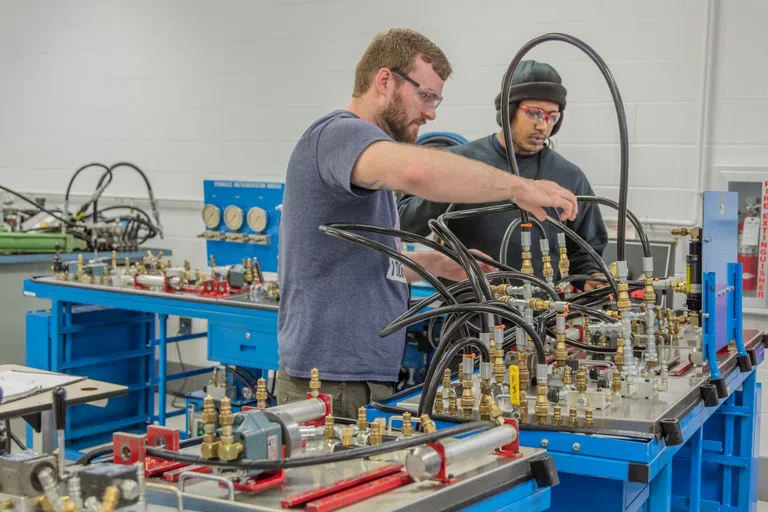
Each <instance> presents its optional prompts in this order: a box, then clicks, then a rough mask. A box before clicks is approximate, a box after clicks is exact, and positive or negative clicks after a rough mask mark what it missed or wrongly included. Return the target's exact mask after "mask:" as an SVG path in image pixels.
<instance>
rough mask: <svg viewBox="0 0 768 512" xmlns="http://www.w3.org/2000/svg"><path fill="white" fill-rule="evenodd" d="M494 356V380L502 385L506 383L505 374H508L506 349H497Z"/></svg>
mask: <svg viewBox="0 0 768 512" xmlns="http://www.w3.org/2000/svg"><path fill="white" fill-rule="evenodd" d="M494 354H495V357H494V359H493V379H494V380H495V381H496V384H499V385H501V384H503V383H504V374H505V373H506V372H507V365H506V364H504V349H502V348H498V349H495V350H494ZM521 368H522V367H521Z"/></svg>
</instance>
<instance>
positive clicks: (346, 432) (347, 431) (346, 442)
mask: <svg viewBox="0 0 768 512" xmlns="http://www.w3.org/2000/svg"><path fill="white" fill-rule="evenodd" d="M354 435H355V431H354V430H353V429H352V426H346V427H344V428H342V429H341V445H342V446H352V439H353V437H354Z"/></svg>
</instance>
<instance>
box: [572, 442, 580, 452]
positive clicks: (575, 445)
mask: <svg viewBox="0 0 768 512" xmlns="http://www.w3.org/2000/svg"><path fill="white" fill-rule="evenodd" d="M572 448H573V451H575V452H580V451H581V445H580V444H579V443H573V447H572Z"/></svg>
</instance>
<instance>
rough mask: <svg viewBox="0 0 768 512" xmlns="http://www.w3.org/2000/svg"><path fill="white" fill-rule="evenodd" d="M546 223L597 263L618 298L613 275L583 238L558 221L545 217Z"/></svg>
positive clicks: (617, 289)
mask: <svg viewBox="0 0 768 512" xmlns="http://www.w3.org/2000/svg"><path fill="white" fill-rule="evenodd" d="M547 222H549V223H550V224H552V225H553V226H555V227H556V228H557V229H559V230H560V231H562V232H563V233H565V235H566V236H567V237H568V238H570V239H571V240H573V241H574V242H575V243H576V245H578V246H579V247H581V248H582V249H583V250H584V251H586V252H587V254H589V255H590V256H591V257H592V259H593V260H594V261H595V263H597V265H598V266H599V267H600V270H602V271H603V274H605V278H606V279H608V284H609V285H610V286H611V289H612V290H613V291H614V292H615V293H616V296H617V297H618V296H619V287H618V285H617V284H616V280H615V279H614V278H613V275H612V274H611V271H610V270H609V269H608V265H606V264H605V262H604V261H603V259H602V258H601V257H600V255H599V254H597V253H596V252H595V250H594V249H593V248H592V246H590V245H589V244H588V243H587V242H586V241H585V240H584V239H583V238H581V237H580V236H579V235H578V234H577V233H576V232H575V231H573V230H572V229H571V228H569V227H568V226H566V225H565V224H563V223H562V222H560V221H559V220H557V219H555V218H552V217H550V216H549V215H547Z"/></svg>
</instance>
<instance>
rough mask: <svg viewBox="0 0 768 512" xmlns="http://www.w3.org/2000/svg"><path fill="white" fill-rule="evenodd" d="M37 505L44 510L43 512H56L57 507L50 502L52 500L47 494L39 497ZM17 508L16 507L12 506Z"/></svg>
mask: <svg viewBox="0 0 768 512" xmlns="http://www.w3.org/2000/svg"><path fill="white" fill-rule="evenodd" d="M37 506H38V507H39V508H41V509H42V510H43V512H56V509H55V508H53V504H52V503H51V502H50V500H49V499H48V498H47V497H46V496H40V497H39V498H37ZM12 508H15V507H12Z"/></svg>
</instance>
